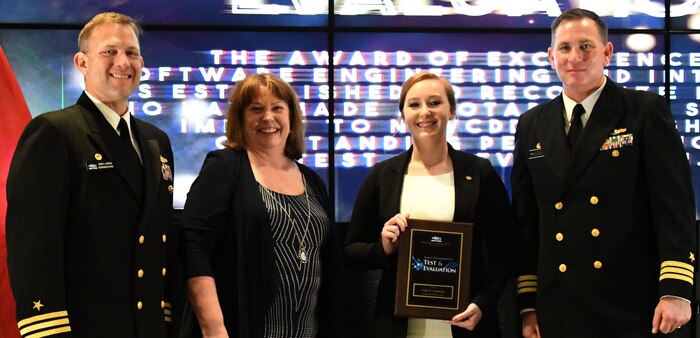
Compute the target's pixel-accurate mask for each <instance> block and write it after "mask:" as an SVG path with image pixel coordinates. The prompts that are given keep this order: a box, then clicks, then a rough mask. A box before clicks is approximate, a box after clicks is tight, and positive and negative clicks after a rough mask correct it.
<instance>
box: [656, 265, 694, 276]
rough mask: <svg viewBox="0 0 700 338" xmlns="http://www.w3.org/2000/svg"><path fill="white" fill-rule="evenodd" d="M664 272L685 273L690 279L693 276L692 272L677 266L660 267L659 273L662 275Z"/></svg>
mask: <svg viewBox="0 0 700 338" xmlns="http://www.w3.org/2000/svg"><path fill="white" fill-rule="evenodd" d="M666 273H676V274H679V275H685V276H688V277H690V278H691V279H692V278H693V272H692V271H688V270H686V269H679V268H672V267H665V268H661V275H662V276H663V275H664V274H666Z"/></svg>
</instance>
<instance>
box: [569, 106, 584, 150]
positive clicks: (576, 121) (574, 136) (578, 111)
mask: <svg viewBox="0 0 700 338" xmlns="http://www.w3.org/2000/svg"><path fill="white" fill-rule="evenodd" d="M585 112H586V110H584V109H583V106H582V105H581V104H580V103H579V104H577V105H576V107H574V112H573V113H572V114H571V125H570V126H569V134H568V135H567V137H566V139H567V140H568V141H569V150H571V149H574V146H575V145H576V141H578V137H579V136H580V135H581V131H582V130H583V122H581V115H583V113H585Z"/></svg>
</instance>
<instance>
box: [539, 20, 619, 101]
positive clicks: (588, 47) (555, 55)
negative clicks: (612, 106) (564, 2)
mask: <svg viewBox="0 0 700 338" xmlns="http://www.w3.org/2000/svg"><path fill="white" fill-rule="evenodd" d="M547 53H548V54H549V61H550V63H551V64H552V69H554V70H556V71H557V75H558V76H559V79H560V80H561V82H562V83H563V85H564V93H566V95H567V96H569V97H570V98H572V99H574V100H575V101H576V102H581V101H583V100H584V99H585V98H586V97H588V95H590V94H591V93H593V92H594V91H595V90H596V89H598V87H600V86H601V85H602V84H603V81H604V74H603V68H604V67H605V66H607V65H608V64H609V63H610V58H611V57H612V53H613V46H612V43H610V42H603V38H602V36H601V33H600V30H599V28H598V26H597V25H596V24H595V22H594V21H593V20H591V19H589V18H584V19H576V20H570V21H564V22H562V23H561V24H560V25H559V27H558V28H557V30H556V32H555V34H554V40H553V41H552V47H550V48H549V50H548V51H547Z"/></svg>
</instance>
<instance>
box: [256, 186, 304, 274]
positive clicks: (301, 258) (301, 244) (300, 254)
mask: <svg viewBox="0 0 700 338" xmlns="http://www.w3.org/2000/svg"><path fill="white" fill-rule="evenodd" d="M301 181H302V183H303V184H304V197H306V226H305V227H304V234H303V235H302V236H301V237H299V233H298V232H297V223H296V221H295V220H294V218H292V216H291V215H290V214H289V211H287V208H286V207H285V206H284V205H283V204H282V203H281V202H280V201H278V200H277V198H275V195H273V194H272V192H270V189H268V188H266V187H264V186H262V185H261V186H262V187H263V190H265V191H266V192H267V194H268V195H270V198H272V200H273V201H274V202H275V204H277V205H278V206H279V207H280V209H282V211H283V212H284V214H285V215H287V218H288V219H289V220H290V221H291V222H292V230H293V231H294V237H296V239H297V241H298V242H299V251H298V252H297V258H299V261H301V262H302V263H307V262H308V261H309V257H308V255H307V254H306V244H305V241H306V235H308V234H309V223H310V222H311V204H310V203H309V193H308V191H307V190H306V178H305V177H304V174H301Z"/></svg>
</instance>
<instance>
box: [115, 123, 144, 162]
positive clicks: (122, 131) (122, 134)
mask: <svg viewBox="0 0 700 338" xmlns="http://www.w3.org/2000/svg"><path fill="white" fill-rule="evenodd" d="M117 129H119V138H121V139H122V142H124V146H125V147H126V149H127V152H128V153H129V157H130V158H131V159H132V160H134V159H135V160H136V162H137V163H138V164H141V160H140V159H139V155H138V154H137V153H136V149H135V148H134V144H133V143H131V134H129V127H128V126H127V125H126V120H125V119H123V118H120V119H119V125H118V126H117Z"/></svg>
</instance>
